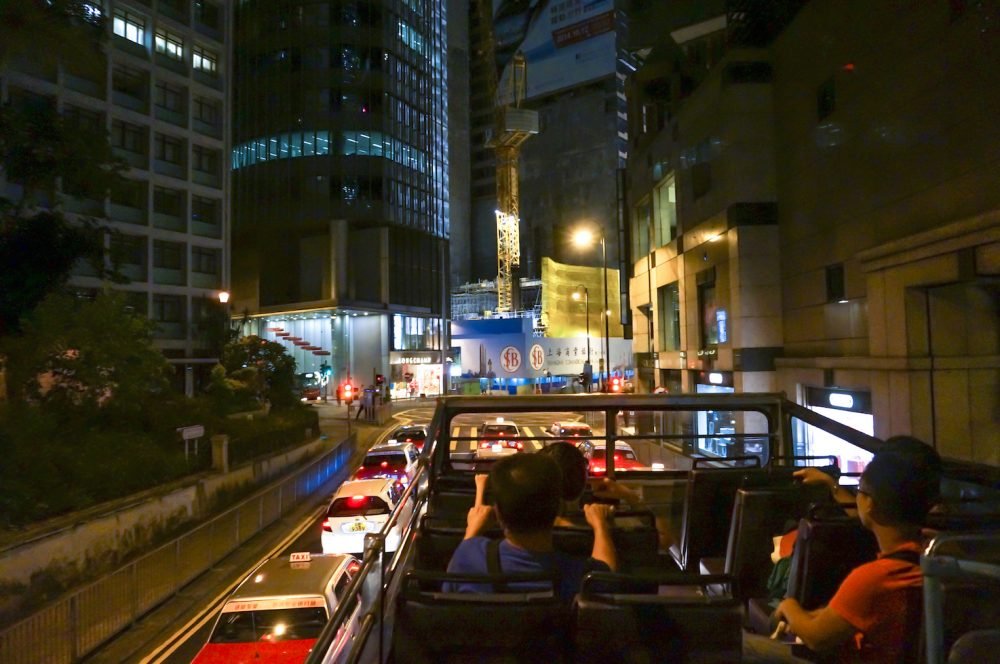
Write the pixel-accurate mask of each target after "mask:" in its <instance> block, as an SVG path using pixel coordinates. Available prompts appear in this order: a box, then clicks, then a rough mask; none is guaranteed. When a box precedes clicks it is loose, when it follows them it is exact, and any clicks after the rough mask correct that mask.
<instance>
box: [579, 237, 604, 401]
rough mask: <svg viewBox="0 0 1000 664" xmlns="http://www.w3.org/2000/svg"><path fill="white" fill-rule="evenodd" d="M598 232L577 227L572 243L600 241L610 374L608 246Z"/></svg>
mask: <svg viewBox="0 0 1000 664" xmlns="http://www.w3.org/2000/svg"><path fill="white" fill-rule="evenodd" d="M598 232H599V233H600V235H599V236H598V237H595V236H594V231H593V230H592V229H591V228H579V229H577V230H576V231H575V232H574V233H573V244H575V245H576V246H577V247H580V248H581V249H586V248H589V247H591V246H593V244H594V242H595V241H597V240H600V242H601V264H602V265H603V267H604V272H603V274H604V279H603V281H604V363H605V367H604V370H605V371H607V372H608V373H607V375H608V376H609V377H610V376H611V321H610V320H609V319H610V317H611V310H610V309H609V308H608V248H607V243H606V242H605V239H604V229H603V228H599V229H598ZM607 385H608V383H607V379H605V381H604V390H605V391H607Z"/></svg>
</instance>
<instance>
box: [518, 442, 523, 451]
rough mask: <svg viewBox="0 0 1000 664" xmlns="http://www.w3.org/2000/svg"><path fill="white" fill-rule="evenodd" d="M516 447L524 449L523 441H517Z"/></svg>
mask: <svg viewBox="0 0 1000 664" xmlns="http://www.w3.org/2000/svg"><path fill="white" fill-rule="evenodd" d="M516 447H517V449H519V450H523V449H524V443H522V442H521V441H517V445H516Z"/></svg>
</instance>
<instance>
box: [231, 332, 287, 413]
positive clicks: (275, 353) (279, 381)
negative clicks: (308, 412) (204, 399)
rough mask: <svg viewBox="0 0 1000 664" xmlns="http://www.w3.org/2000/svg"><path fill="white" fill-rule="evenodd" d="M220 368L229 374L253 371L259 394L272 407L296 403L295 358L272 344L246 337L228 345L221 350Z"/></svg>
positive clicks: (274, 343) (276, 344)
mask: <svg viewBox="0 0 1000 664" xmlns="http://www.w3.org/2000/svg"><path fill="white" fill-rule="evenodd" d="M222 366H224V367H225V368H226V372H227V373H228V374H229V375H231V376H232V375H234V374H237V375H238V374H239V372H240V371H241V370H245V369H255V370H256V372H257V375H258V377H259V378H258V380H259V381H260V388H259V389H260V393H261V395H262V396H263V397H264V398H266V399H267V400H268V401H270V402H271V406H272V407H275V408H284V407H288V406H291V405H293V404H295V403H297V398H296V395H295V391H294V390H295V358H294V357H292V356H291V355H289V354H288V353H287V352H286V351H285V347H284V346H282V345H281V344H279V343H276V342H274V341H268V340H266V339H261V338H260V337H258V336H254V335H251V336H248V337H243V338H242V339H240V340H238V341H236V342H235V343H231V344H228V345H227V346H226V347H225V349H224V350H223V354H222Z"/></svg>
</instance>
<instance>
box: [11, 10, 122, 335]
mask: <svg viewBox="0 0 1000 664" xmlns="http://www.w3.org/2000/svg"><path fill="white" fill-rule="evenodd" d="M88 16H90V14H88V10H87V8H86V4H85V3H81V2H74V1H72V0H55V1H53V2H47V3H42V2H38V1H37V0H5V1H4V2H0V65H5V64H7V63H9V62H13V61H14V60H16V59H18V58H22V59H24V58H27V57H29V56H30V57H31V60H32V61H33V62H34V61H38V62H42V63H46V62H49V63H51V64H55V63H57V62H60V61H65V62H72V63H73V66H74V68H76V69H86V68H88V67H91V68H93V69H95V70H100V71H101V72H103V67H104V64H103V62H104V61H103V57H104V56H103V55H101V54H100V53H99V52H98V51H97V50H96V49H95V46H99V45H100V42H101V37H100V35H101V34H103V31H96V32H95V30H94V29H93V26H91V25H90V23H88ZM91 18H92V17H91ZM124 169H125V164H124V163H123V162H121V161H120V160H118V159H116V158H115V156H114V154H113V152H112V150H111V146H110V144H109V142H108V136H107V132H106V131H105V130H101V129H92V128H88V127H86V126H82V125H80V124H77V123H75V122H72V121H67V120H66V119H65V118H63V117H62V116H60V115H59V114H58V113H56V110H55V108H54V105H53V104H51V103H48V102H46V101H44V100H41V101H39V100H33V99H19V100H16V103H15V102H12V103H11V104H10V105H8V106H4V107H2V108H0V174H2V175H3V176H4V178H5V179H6V180H7V181H9V182H11V183H14V184H18V185H20V186H21V192H20V195H19V196H18V197H17V198H16V199H15V200H7V199H3V198H0V265H2V266H3V270H2V271H0V337H2V336H5V335H8V334H14V333H16V332H17V331H18V326H19V321H20V319H21V317H22V316H24V315H25V314H27V313H28V312H29V311H31V310H32V309H33V308H34V307H35V305H37V304H38V303H39V302H40V301H41V300H42V299H43V298H44V297H45V296H46V295H47V294H49V293H51V292H53V291H55V290H57V289H58V288H59V287H60V286H62V285H63V284H64V283H65V282H66V280H67V279H68V277H69V275H70V272H71V270H72V268H73V265H74V264H75V263H76V262H77V261H78V260H80V259H89V260H90V261H91V262H92V263H93V265H94V266H95V267H96V268H97V270H98V273H99V274H100V275H101V276H103V277H108V278H111V279H112V280H116V281H117V280H120V278H118V276H117V273H116V271H115V270H114V268H113V266H112V267H111V268H110V269H108V266H107V265H106V263H105V256H104V250H103V246H104V233H106V232H109V231H107V230H106V229H102V228H101V227H100V226H99V225H98V224H97V223H96V222H95V221H94V220H92V219H86V218H84V219H79V220H77V221H76V222H74V223H70V222H69V221H67V219H66V218H65V217H64V216H63V214H62V212H61V209H60V205H59V203H60V200H61V196H62V195H63V194H64V193H65V194H70V195H73V196H78V197H82V198H90V199H96V200H103V199H104V197H105V196H106V195H107V194H108V192H109V191H111V190H112V189H114V188H115V187H117V186H119V183H120V182H121V173H122V172H123V170H124Z"/></svg>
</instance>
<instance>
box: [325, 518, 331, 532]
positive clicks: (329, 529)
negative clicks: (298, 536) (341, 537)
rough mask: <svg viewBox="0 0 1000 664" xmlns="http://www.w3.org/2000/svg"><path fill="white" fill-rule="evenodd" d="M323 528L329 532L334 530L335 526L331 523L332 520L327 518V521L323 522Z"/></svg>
mask: <svg viewBox="0 0 1000 664" xmlns="http://www.w3.org/2000/svg"><path fill="white" fill-rule="evenodd" d="M323 530H325V531H326V532H328V533H332V532H333V526H332V525H330V520H329V519H327V520H326V521H324V522H323Z"/></svg>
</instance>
